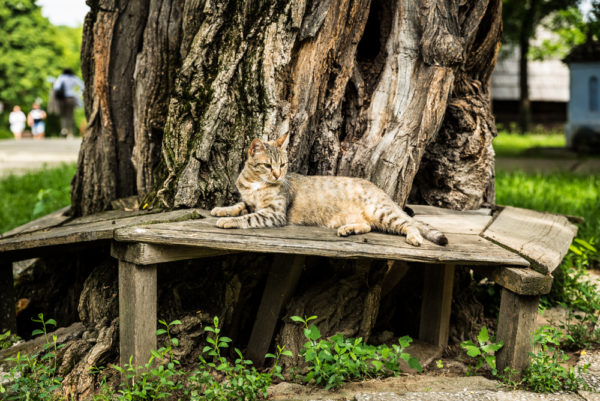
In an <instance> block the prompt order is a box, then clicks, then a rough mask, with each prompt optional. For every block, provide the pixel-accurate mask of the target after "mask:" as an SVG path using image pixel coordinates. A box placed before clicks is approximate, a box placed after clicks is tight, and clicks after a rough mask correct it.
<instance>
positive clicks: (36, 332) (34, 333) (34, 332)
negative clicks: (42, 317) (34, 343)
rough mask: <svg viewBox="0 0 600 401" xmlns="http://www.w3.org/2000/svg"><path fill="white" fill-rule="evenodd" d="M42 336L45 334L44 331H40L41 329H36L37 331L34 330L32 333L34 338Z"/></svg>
mask: <svg viewBox="0 0 600 401" xmlns="http://www.w3.org/2000/svg"><path fill="white" fill-rule="evenodd" d="M40 334H44V332H43V331H42V330H40V329H35V330H33V331H32V332H31V335H32V336H37V335H40Z"/></svg>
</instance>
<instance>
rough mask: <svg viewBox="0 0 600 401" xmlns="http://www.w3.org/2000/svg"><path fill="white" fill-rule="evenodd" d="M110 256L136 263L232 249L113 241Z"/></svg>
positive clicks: (209, 254) (196, 256) (225, 253)
mask: <svg viewBox="0 0 600 401" xmlns="http://www.w3.org/2000/svg"><path fill="white" fill-rule="evenodd" d="M110 253H111V256H112V257H114V258H116V259H119V260H124V261H126V262H129V263H135V264H137V265H150V264H156V263H166V262H175V261H177V260H188V259H198V258H209V257H212V256H219V255H227V254H230V253H233V251H226V250H221V249H210V248H200V247H196V246H184V245H155V244H147V243H140V242H115V241H113V243H112V244H111V251H110Z"/></svg>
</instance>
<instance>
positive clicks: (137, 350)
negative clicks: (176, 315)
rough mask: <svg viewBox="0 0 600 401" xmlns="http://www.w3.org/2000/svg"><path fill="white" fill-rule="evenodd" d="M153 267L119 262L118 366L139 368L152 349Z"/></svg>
mask: <svg viewBox="0 0 600 401" xmlns="http://www.w3.org/2000/svg"><path fill="white" fill-rule="evenodd" d="M156 288H157V282H156V265H150V266H144V267H141V266H138V265H135V264H133V263H129V262H125V261H119V331H120V334H119V338H120V342H119V344H120V345H119V346H120V361H121V366H125V364H128V363H129V358H130V357H132V361H131V363H132V364H133V366H143V365H144V364H146V363H147V362H148V360H149V359H150V355H151V351H152V350H154V349H156V334H155V333H156V304H157V299H156V298H157V289H156Z"/></svg>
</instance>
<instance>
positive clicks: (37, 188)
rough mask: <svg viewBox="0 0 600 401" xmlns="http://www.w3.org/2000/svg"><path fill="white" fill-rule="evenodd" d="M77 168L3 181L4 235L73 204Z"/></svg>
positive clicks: (0, 211) (0, 225)
mask: <svg viewBox="0 0 600 401" xmlns="http://www.w3.org/2000/svg"><path fill="white" fill-rule="evenodd" d="M75 168H76V166H75V164H64V165H62V166H60V167H56V168H49V169H46V170H39V171H33V172H29V173H27V174H24V175H9V176H7V177H2V178H0V233H3V232H6V231H8V230H10V229H12V228H14V227H18V226H20V225H22V224H25V223H27V222H28V221H31V220H32V219H35V218H38V217H41V216H43V215H45V214H47V213H50V212H53V211H54V210H57V209H60V208H62V207H64V206H67V205H68V204H69V203H70V189H69V184H70V182H71V178H72V177H73V175H74V174H75Z"/></svg>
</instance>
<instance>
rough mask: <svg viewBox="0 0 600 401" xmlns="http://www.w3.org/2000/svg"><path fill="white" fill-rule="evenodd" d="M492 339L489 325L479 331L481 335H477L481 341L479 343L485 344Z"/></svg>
mask: <svg viewBox="0 0 600 401" xmlns="http://www.w3.org/2000/svg"><path fill="white" fill-rule="evenodd" d="M489 340H490V336H489V333H488V329H487V327H485V326H483V327H482V328H481V331H480V332H479V335H478V336H477V341H479V344H484V343H486V342H488V341H489Z"/></svg>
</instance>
